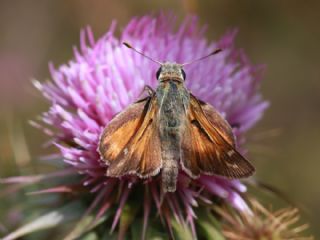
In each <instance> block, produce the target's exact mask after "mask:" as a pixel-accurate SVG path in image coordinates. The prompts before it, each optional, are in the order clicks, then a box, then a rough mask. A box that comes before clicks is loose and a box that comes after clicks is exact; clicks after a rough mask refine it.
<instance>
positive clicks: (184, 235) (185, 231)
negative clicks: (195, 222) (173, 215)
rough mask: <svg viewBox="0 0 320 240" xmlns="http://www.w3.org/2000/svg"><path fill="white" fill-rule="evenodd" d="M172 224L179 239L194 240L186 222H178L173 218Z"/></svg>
mask: <svg viewBox="0 0 320 240" xmlns="http://www.w3.org/2000/svg"><path fill="white" fill-rule="evenodd" d="M172 226H173V230H174V233H175V235H176V237H177V239H181V240H194V237H193V236H192V232H191V229H190V228H189V227H188V226H187V225H186V224H185V223H178V222H177V221H176V220H173V221H172Z"/></svg>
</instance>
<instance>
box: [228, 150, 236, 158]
mask: <svg viewBox="0 0 320 240" xmlns="http://www.w3.org/2000/svg"><path fill="white" fill-rule="evenodd" d="M234 153H235V151H234V150H230V151H228V152H227V154H228V156H229V157H231V156H232V155H233V154H234Z"/></svg>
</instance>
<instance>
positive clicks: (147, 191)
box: [33, 14, 267, 236]
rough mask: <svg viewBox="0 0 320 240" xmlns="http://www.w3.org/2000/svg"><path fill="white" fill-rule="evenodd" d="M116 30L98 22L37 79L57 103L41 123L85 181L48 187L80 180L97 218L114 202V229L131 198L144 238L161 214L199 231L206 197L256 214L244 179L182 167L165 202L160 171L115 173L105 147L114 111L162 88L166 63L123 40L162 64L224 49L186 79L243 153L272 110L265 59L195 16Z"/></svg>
mask: <svg viewBox="0 0 320 240" xmlns="http://www.w3.org/2000/svg"><path fill="white" fill-rule="evenodd" d="M115 27H116V25H115V24H112V25H111V27H110V29H109V31H108V32H107V33H106V34H105V35H103V36H102V37H100V38H99V39H97V40H95V38H94V37H93V34H92V32H91V30H90V28H87V29H86V30H84V31H82V32H81V42H80V48H79V49H77V48H74V58H73V59H72V60H70V61H69V62H68V64H64V65H62V66H60V67H58V68H55V67H54V66H53V65H52V64H50V72H51V77H52V80H51V81H49V82H46V83H39V82H35V86H36V87H37V88H38V89H39V90H40V91H41V92H42V94H43V95H44V96H45V97H46V98H47V99H48V100H49V102H50V104H51V106H50V108H49V110H48V111H47V112H45V113H44V114H43V115H42V124H41V123H40V124H39V123H33V124H34V125H35V126H37V127H39V128H42V129H43V130H44V132H45V133H47V134H48V135H50V137H51V138H52V143H53V144H54V145H56V146H57V147H58V148H59V150H60V153H61V155H62V158H63V161H64V162H65V168H67V170H70V172H73V173H74V172H75V173H76V174H79V176H80V178H81V180H80V182H79V184H77V186H76V187H75V186H74V184H72V185H71V184H70V185H69V186H65V185H64V186H60V187H57V188H54V189H51V190H50V189H49V190H46V191H49V192H60V191H61V192H68V191H69V192H70V191H75V190H74V189H79V187H82V188H83V189H85V190H84V191H85V192H86V191H87V192H91V193H92V194H91V196H92V197H93V198H94V199H93V200H92V201H91V205H90V207H89V210H90V211H92V209H96V210H97V218H99V217H101V216H103V215H104V214H105V213H106V212H107V211H110V209H114V212H113V215H112V216H113V221H112V226H111V229H112V230H113V229H115V228H116V227H117V226H118V222H119V219H120V218H121V217H122V216H123V211H124V210H125V209H128V208H130V204H129V203H132V202H135V204H136V205H135V206H136V209H135V214H136V215H135V214H133V215H135V216H140V215H141V216H142V218H143V220H142V222H143V230H142V232H143V235H144V236H145V234H146V228H147V223H148V219H149V217H150V216H151V214H152V216H157V215H159V216H160V219H161V222H162V223H163V226H167V229H168V231H169V232H171V231H172V224H171V223H172V222H173V221H177V222H180V223H181V222H183V223H185V225H186V226H188V228H190V229H191V232H192V234H193V236H195V235H196V226H195V223H194V219H195V218H196V217H197V215H196V213H195V208H197V207H199V205H201V204H211V203H213V202H215V201H216V200H217V199H222V200H224V201H226V202H228V203H230V204H231V205H232V206H234V207H235V208H237V209H239V210H241V211H248V207H247V205H246V203H245V202H244V200H243V199H242V198H241V196H240V194H239V193H240V192H245V191H246V187H245V186H244V185H243V184H242V183H240V181H238V180H227V179H224V178H221V177H216V176H205V175H203V176H201V177H200V178H199V179H196V180H194V179H191V178H189V177H188V176H186V175H184V174H180V175H179V179H178V183H177V191H176V192H175V193H170V194H166V195H165V197H164V198H163V199H162V197H161V192H160V183H159V178H158V177H157V176H155V177H152V178H149V179H140V178H139V177H134V176H131V177H122V178H109V177H107V176H106V169H107V166H106V165H105V164H104V163H103V161H101V159H100V155H99V153H98V152H97V148H98V143H99V137H100V134H101V132H102V131H103V129H104V127H105V126H106V125H107V124H108V123H109V121H110V120H111V119H112V118H113V116H114V115H115V114H117V113H119V112H120V111H122V110H123V109H124V108H125V107H126V106H128V105H129V104H130V103H132V102H134V101H136V100H137V99H138V97H139V95H140V94H141V92H142V90H143V88H144V86H145V85H150V86H151V87H153V88H154V87H155V86H156V85H157V80H156V71H157V69H158V67H159V66H158V65H157V64H155V63H154V62H151V61H149V60H148V59H146V58H144V57H143V56H141V55H139V54H136V53H135V52H133V51H130V50H128V49H127V48H125V47H123V45H122V42H123V41H128V42H130V43H131V44H132V45H133V46H134V47H135V48H137V49H139V50H140V51H142V52H143V53H145V54H147V55H148V56H150V57H152V58H154V59H157V60H159V61H172V62H178V63H183V62H188V61H190V60H193V59H197V58H199V57H202V56H205V55H207V54H209V53H210V52H212V51H213V50H214V49H216V48H222V49H223V51H222V52H221V53H219V54H218V55H216V56H215V57H211V58H208V59H206V60H203V61H202V62H196V63H194V64H191V65H188V66H186V67H185V72H186V75H187V78H186V86H187V88H188V89H189V90H190V91H191V92H192V93H193V94H194V95H195V96H198V97H199V98H200V99H201V100H203V101H205V102H208V103H210V104H211V105H213V106H214V107H215V108H216V109H217V110H218V111H219V112H220V113H221V114H222V115H223V116H224V117H225V118H226V120H227V121H228V122H229V123H230V125H231V126H233V127H234V129H233V130H234V133H235V135H236V137H237V139H238V141H237V143H238V145H239V147H240V148H241V149H240V150H241V151H245V149H244V148H243V142H244V134H245V132H246V131H247V130H248V129H250V128H251V127H252V126H253V125H254V124H255V123H256V122H257V121H258V120H259V119H260V117H261V116H262V114H263V112H264V110H265V109H266V107H267V103H266V102H265V101H263V100H262V98H261V95H260V93H259V91H258V88H259V83H260V79H261V71H262V66H256V65H252V64H251V63H250V61H249V60H248V58H247V57H246V55H245V54H244V53H243V51H242V50H239V49H237V48H236V47H235V46H234V38H235V36H236V31H230V32H228V33H226V34H225V35H224V36H223V37H222V38H220V39H219V40H218V41H216V42H211V41H208V40H207V39H206V37H205V28H199V27H198V22H197V19H196V18H194V17H190V18H187V19H185V20H184V21H183V22H182V23H181V25H179V26H178V28H177V29H176V28H175V19H174V18H173V17H172V16H170V15H166V14H160V15H159V16H157V17H153V16H144V17H140V18H134V19H132V20H131V21H130V22H129V23H128V25H127V26H126V27H125V28H124V29H123V31H122V33H121V35H120V37H117V36H115V34H114V31H115ZM70 189H71V190H70ZM83 189H82V192H83ZM137 199H140V201H137ZM139 211H141V214H140V213H139ZM111 212H112V211H111ZM139 214H140V215H139ZM172 216H173V217H174V220H172V219H171V217H172ZM131 220H132V219H131ZM128 222H129V221H128ZM128 227H129V226H128V224H123V222H121V221H120V225H119V234H120V235H121V234H124V232H125V231H126V230H127V229H128Z"/></svg>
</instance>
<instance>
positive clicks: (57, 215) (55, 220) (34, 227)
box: [3, 203, 80, 240]
mask: <svg viewBox="0 0 320 240" xmlns="http://www.w3.org/2000/svg"><path fill="white" fill-rule="evenodd" d="M75 205H76V206H77V208H78V209H79V207H80V206H79V204H78V203H71V204H68V205H66V206H64V207H62V208H60V209H57V210H54V211H52V212H49V213H46V214H44V215H42V216H40V217H38V218H36V219H34V220H32V221H30V222H29V223H27V224H25V225H23V226H22V227H20V228H18V229H17V230H15V231H13V232H11V233H10V234H9V235H7V236H5V237H4V238H3V240H13V239H17V238H19V237H22V236H25V235H27V234H30V233H33V232H37V231H40V230H45V229H49V228H53V227H56V226H58V225H59V224H62V223H66V222H70V221H72V220H74V219H76V218H78V217H79V216H80V214H75V211H70V209H71V208H74V207H75Z"/></svg>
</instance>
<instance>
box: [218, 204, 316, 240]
mask: <svg viewBox="0 0 320 240" xmlns="http://www.w3.org/2000/svg"><path fill="white" fill-rule="evenodd" d="M251 209H253V214H250V213H248V212H238V213H236V216H235V213H234V212H231V211H228V210H226V209H224V210H222V209H217V211H218V212H219V213H220V215H221V216H222V218H223V219H224V220H225V222H224V224H223V225H222V229H223V230H222V232H223V235H224V236H225V237H226V238H227V239H229V240H247V239H256V240H263V239H269V240H312V239H313V237H303V236H301V234H302V232H303V231H304V230H305V229H307V228H308V225H306V224H303V225H299V224H298V222H299V218H300V216H299V210H298V209H296V208H290V207H289V208H284V209H280V210H278V211H275V212H270V211H269V210H267V209H266V208H264V207H263V206H262V205H261V204H260V203H259V202H258V201H256V200H254V199H251Z"/></svg>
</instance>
